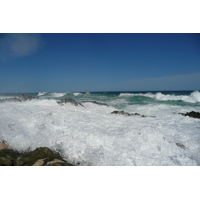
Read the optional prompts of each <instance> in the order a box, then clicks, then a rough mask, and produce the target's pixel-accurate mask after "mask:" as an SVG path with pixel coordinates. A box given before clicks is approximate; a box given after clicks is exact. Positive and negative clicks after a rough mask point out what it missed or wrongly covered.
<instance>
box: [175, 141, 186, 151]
mask: <svg viewBox="0 0 200 200" xmlns="http://www.w3.org/2000/svg"><path fill="white" fill-rule="evenodd" d="M176 146H177V147H180V148H182V149H184V150H185V149H186V147H185V145H183V144H180V143H176Z"/></svg>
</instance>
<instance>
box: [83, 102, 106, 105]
mask: <svg viewBox="0 0 200 200" xmlns="http://www.w3.org/2000/svg"><path fill="white" fill-rule="evenodd" d="M87 102H89V103H94V104H97V105H99V106H108V104H106V103H101V102H97V101H83V102H82V103H87Z"/></svg>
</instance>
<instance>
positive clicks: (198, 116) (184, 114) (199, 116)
mask: <svg viewBox="0 0 200 200" xmlns="http://www.w3.org/2000/svg"><path fill="white" fill-rule="evenodd" d="M178 114H180V115H183V116H188V117H193V118H198V119H200V112H195V111H191V112H187V113H178Z"/></svg>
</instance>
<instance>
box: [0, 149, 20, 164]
mask: <svg viewBox="0 0 200 200" xmlns="http://www.w3.org/2000/svg"><path fill="white" fill-rule="evenodd" d="M19 156H20V153H19V152H18V151H14V150H13V149H2V150H0V166H17V165H18V163H19V162H18V157H19Z"/></svg>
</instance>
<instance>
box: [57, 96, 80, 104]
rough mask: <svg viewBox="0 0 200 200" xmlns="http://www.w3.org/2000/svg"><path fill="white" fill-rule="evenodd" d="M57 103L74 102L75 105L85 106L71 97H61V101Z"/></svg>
mask: <svg viewBox="0 0 200 200" xmlns="http://www.w3.org/2000/svg"><path fill="white" fill-rule="evenodd" d="M57 103H58V104H61V105H63V104H64V103H71V104H73V105H75V106H79V105H80V106H83V104H81V103H79V102H77V101H75V100H74V99H70V98H65V99H61V100H60V101H57Z"/></svg>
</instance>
